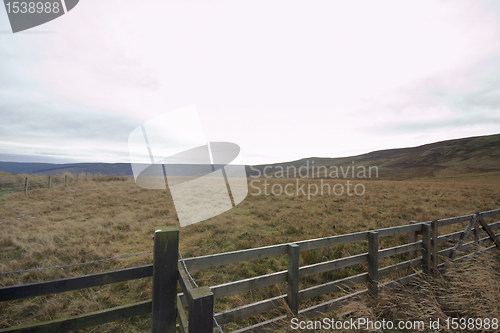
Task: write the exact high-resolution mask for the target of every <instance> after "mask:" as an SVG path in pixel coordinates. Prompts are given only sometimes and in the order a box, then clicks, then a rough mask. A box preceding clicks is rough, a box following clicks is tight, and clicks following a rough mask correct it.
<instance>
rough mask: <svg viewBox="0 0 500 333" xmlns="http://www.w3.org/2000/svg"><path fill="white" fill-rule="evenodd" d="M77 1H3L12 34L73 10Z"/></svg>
mask: <svg viewBox="0 0 500 333" xmlns="http://www.w3.org/2000/svg"><path fill="white" fill-rule="evenodd" d="M78 1H79V0H26V1H13V0H4V1H3V2H4V5H5V10H6V11H7V16H8V17H9V22H10V26H11V28H12V32H13V33H16V32H19V31H23V30H27V29H31V28H33V27H36V26H39V25H41V24H44V23H47V22H49V21H52V20H54V19H56V18H58V17H60V16H62V15H64V14H66V13H67V12H69V11H70V10H72V9H73V8H75V6H76V5H77V4H78Z"/></svg>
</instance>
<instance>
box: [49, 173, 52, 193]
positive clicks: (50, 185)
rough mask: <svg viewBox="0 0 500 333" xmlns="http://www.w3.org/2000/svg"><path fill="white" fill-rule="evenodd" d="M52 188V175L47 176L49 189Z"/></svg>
mask: <svg viewBox="0 0 500 333" xmlns="http://www.w3.org/2000/svg"><path fill="white" fill-rule="evenodd" d="M51 188H52V176H49V190H50V189H51Z"/></svg>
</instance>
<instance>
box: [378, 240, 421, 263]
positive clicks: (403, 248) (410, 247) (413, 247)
mask: <svg viewBox="0 0 500 333" xmlns="http://www.w3.org/2000/svg"><path fill="white" fill-rule="evenodd" d="M421 248H422V241H418V242H415V243H411V244H405V245H400V246H395V247H390V248H388V249H384V250H379V251H378V257H379V259H382V258H387V257H392V256H396V255H398V254H402V253H406V252H412V251H417V250H420V249H421Z"/></svg>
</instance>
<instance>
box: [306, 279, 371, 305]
mask: <svg viewBox="0 0 500 333" xmlns="http://www.w3.org/2000/svg"><path fill="white" fill-rule="evenodd" d="M364 282H368V273H362V274H358V275H354V276H349V277H346V278H343V279H339V280H336V281H332V282H328V283H324V284H321V285H318V286H313V287H310V288H307V289H303V290H301V291H300V292H299V300H301V301H304V300H307V299H310V298H313V297H316V296H320V295H324V294H328V293H332V292H335V291H340V290H342V289H345V288H348V287H352V286H354V285H356V284H359V283H364Z"/></svg>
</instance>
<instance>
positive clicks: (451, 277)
mask: <svg viewBox="0 0 500 333" xmlns="http://www.w3.org/2000/svg"><path fill="white" fill-rule="evenodd" d="M498 304H500V257H499V256H498V254H497V253H495V254H494V255H491V254H482V255H478V256H474V257H473V259H472V260H471V261H470V262H468V263H466V264H459V265H457V266H455V267H452V268H451V269H450V270H448V272H447V274H446V275H444V276H442V275H439V276H437V277H432V276H419V277H418V278H417V279H416V280H415V281H414V282H413V283H412V284H411V285H410V286H400V287H397V288H382V289H381V292H380V294H379V297H378V298H377V299H376V300H373V299H371V298H368V297H366V298H364V300H363V301H358V302H353V303H352V304H350V305H349V306H348V307H347V309H348V310H350V311H352V313H350V314H349V316H351V317H353V318H369V319H370V320H372V321H375V320H380V319H381V318H385V319H386V320H392V321H397V320H401V321H403V320H405V321H406V320H411V321H413V320H419V321H423V322H425V323H426V326H427V323H428V322H429V318H432V319H433V320H434V321H435V320H438V319H439V321H440V323H441V325H440V326H441V329H440V330H439V332H471V331H475V332H481V331H489V332H492V331H493V332H495V331H498V329H490V330H478V329H453V330H452V329H448V328H447V326H446V324H445V323H446V319H447V318H467V319H468V318H474V319H476V318H483V319H484V318H489V319H492V318H496V319H497V320H500V307H499V306H498ZM436 331H437V330H431V329H429V327H426V329H425V330H423V331H422V332H436Z"/></svg>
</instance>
